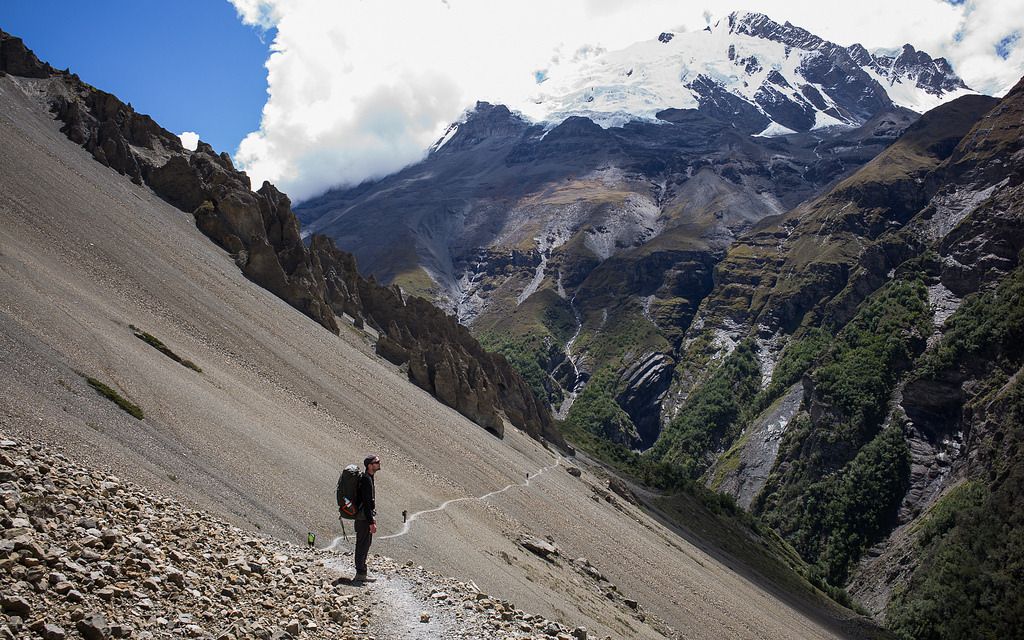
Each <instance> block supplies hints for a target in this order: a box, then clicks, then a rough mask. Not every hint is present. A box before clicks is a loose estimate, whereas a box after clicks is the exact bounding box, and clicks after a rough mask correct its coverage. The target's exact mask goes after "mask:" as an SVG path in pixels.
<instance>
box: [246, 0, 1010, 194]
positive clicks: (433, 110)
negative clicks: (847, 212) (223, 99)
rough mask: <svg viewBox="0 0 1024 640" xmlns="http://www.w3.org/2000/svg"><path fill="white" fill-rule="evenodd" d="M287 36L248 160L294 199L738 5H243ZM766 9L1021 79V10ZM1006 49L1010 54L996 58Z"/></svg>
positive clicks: (416, 155) (922, 3) (276, 47)
mask: <svg viewBox="0 0 1024 640" xmlns="http://www.w3.org/2000/svg"><path fill="white" fill-rule="evenodd" d="M231 2H232V3H233V4H234V5H235V7H236V9H237V11H238V14H239V17H240V18H241V19H242V20H243V21H244V22H245V23H247V24H253V25H259V26H262V27H264V28H267V29H270V28H274V29H276V31H275V32H274V33H275V36H274V41H273V44H272V45H271V55H270V58H269V60H268V61H267V73H268V76H267V80H268V94H269V95H268V100H267V103H266V105H265V107H264V109H263V117H262V122H261V125H260V130H259V131H255V132H253V133H251V134H250V135H249V136H247V137H246V138H245V140H243V142H242V144H241V146H240V147H239V150H238V153H237V154H236V158H235V159H236V161H237V163H238V164H239V165H240V166H241V167H243V168H244V169H245V170H246V171H248V172H249V174H250V175H251V176H252V177H253V183H254V185H259V184H261V183H262V181H263V180H271V181H272V182H274V183H276V184H277V185H278V186H279V187H280V188H281V189H282V190H284V191H286V192H287V193H289V195H291V196H292V197H293V198H294V199H296V200H301V199H305V198H308V197H311V196H313V195H316V194H318V193H320V192H322V191H324V190H326V189H328V188H330V187H332V186H338V185H352V184H357V183H359V182H361V181H364V180H367V179H371V178H375V177H380V176H383V175H386V174H388V173H391V172H393V171H396V170H398V169H400V168H401V167H403V166H405V165H407V164H409V163H412V162H415V161H417V160H419V159H420V158H421V157H422V156H423V154H424V153H425V150H426V148H427V147H428V146H429V145H430V144H431V143H432V142H434V141H435V140H437V138H438V137H439V136H440V135H441V133H442V132H443V131H444V129H445V127H446V126H447V125H448V124H449V123H450V122H452V121H454V120H456V119H457V118H458V117H459V115H460V114H461V113H462V112H463V111H464V110H465V109H466V108H468V107H471V106H472V105H473V104H474V103H475V102H476V101H477V100H487V101H490V102H496V103H504V104H507V105H509V106H510V107H512V108H523V107H525V106H526V105H528V104H529V100H530V96H531V95H532V94H534V92H535V91H536V89H537V85H536V83H537V81H538V79H541V78H543V77H545V75H546V74H547V73H549V72H550V70H551V69H553V68H555V67H557V65H558V64H559V63H560V62H563V61H568V60H571V59H572V58H573V57H576V56H580V55H588V54H590V53H592V52H594V51H600V50H604V49H617V48H621V47H625V46H627V45H629V44H632V43H633V42H636V41H639V40H646V39H650V38H652V37H655V36H657V35H658V33H660V32H662V31H681V30H684V29H700V28H703V27H704V25H705V24H707V22H708V21H709V20H710V21H715V20H718V19H721V18H723V17H725V16H726V15H727V14H728V13H729V12H730V11H733V10H735V9H737V8H742V7H737V6H736V5H735V4H732V3H729V2H726V1H725V0H711V1H707V2H700V3H696V2H694V3H681V2H679V1H678V0H637V1H636V2H630V3H623V2H619V1H618V0H558V1H555V2H552V1H551V0H543V1H540V0H519V1H518V2H504V1H498V0H372V1H371V0H231ZM755 10H757V11H760V12H762V13H766V14H768V15H769V16H771V17H772V18H774V19H776V20H779V21H786V20H788V21H790V22H792V23H794V24H797V25H799V26H802V27H804V28H806V29H808V30H810V31H812V32H813V33H816V34H818V35H820V36H822V37H824V38H827V39H829V40H833V41H835V42H838V43H840V44H844V45H848V44H853V43H854V42H860V43H861V44H863V45H865V46H866V47H868V48H869V49H872V48H894V47H900V46H902V45H903V44H904V43H906V42H910V43H912V44H913V45H914V46H915V47H917V48H918V49H922V50H924V51H927V52H928V53H930V54H932V55H933V56H945V57H946V58H947V59H949V60H950V62H951V63H952V64H953V65H954V67H955V68H956V70H957V72H958V73H960V75H961V76H962V77H963V78H964V79H965V81H966V82H967V83H968V84H969V85H970V86H972V87H973V88H975V89H976V90H979V91H982V92H985V93H992V94H997V93H999V92H1001V91H1005V90H1007V89H1008V88H1009V87H1010V86H1012V84H1013V83H1014V82H1015V81H1016V80H1017V79H1018V78H1019V77H1020V75H1021V74H1022V73H1024V44H1022V42H1021V40H1020V38H1019V37H1017V38H1016V39H1014V36H1013V34H1014V33H1024V0H986V1H985V2H981V1H980V0H977V1H970V0H968V1H966V2H960V3H958V4H952V3H949V2H944V1H941V0H904V1H903V2H892V1H891V0H860V1H859V2H855V3H825V4H823V3H821V2H819V1H817V0H814V1H810V0H761V1H759V2H758V3H757V4H756V8H755ZM1000 42H1004V43H1008V44H1007V45H1004V47H1003V49H998V50H997V45H998V43H1000Z"/></svg>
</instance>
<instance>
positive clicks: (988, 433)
mask: <svg viewBox="0 0 1024 640" xmlns="http://www.w3.org/2000/svg"><path fill="white" fill-rule="evenodd" d="M947 326H948V330H947V332H946V334H945V335H944V336H943V340H942V342H941V343H940V344H939V345H938V347H937V348H936V349H934V350H933V351H931V352H929V353H928V355H927V356H926V357H924V358H922V361H921V363H920V365H919V366H918V368H917V370H916V371H915V378H916V379H921V378H925V379H927V378H941V377H944V376H948V375H949V374H950V372H954V373H957V374H959V375H961V376H964V377H968V376H969V377H970V378H971V379H973V380H974V382H973V383H971V384H970V385H969V386H970V388H971V393H972V397H971V398H969V399H968V401H967V406H966V407H965V408H964V416H965V417H966V418H967V420H968V421H969V423H968V425H967V426H968V427H969V429H970V436H969V437H970V440H971V442H972V443H973V445H974V447H975V452H974V453H973V454H972V457H971V459H972V462H973V464H972V467H971V468H970V469H969V470H968V477H969V479H968V480H967V481H966V482H964V483H963V484H961V485H960V486H958V487H956V488H954V489H953V490H951V491H950V492H949V493H947V494H946V495H945V496H944V497H943V498H942V499H941V500H940V501H939V502H938V503H937V504H936V505H935V506H934V507H933V508H932V510H931V512H930V513H929V514H928V515H927V516H926V519H925V520H924V521H923V523H922V525H921V528H920V530H919V533H918V538H917V544H918V545H919V553H920V558H921V560H920V563H919V565H918V568H917V569H916V570H915V572H914V574H913V576H912V577H911V580H910V583H909V584H908V585H907V586H906V587H905V588H904V589H902V590H899V591H897V592H896V593H894V595H893V598H892V600H891V601H890V602H889V606H888V608H887V610H886V619H887V622H888V624H889V626H890V628H892V629H893V630H894V631H895V632H896V633H897V634H898V635H899V636H901V637H902V638H908V639H909V638H929V639H930V638H935V639H941V640H954V639H960V638H1004V637H1014V636H1015V635H1018V634H1019V633H1020V629H1021V628H1024V590H1022V589H1021V588H1020V585H1021V584H1022V583H1024V465H1021V463H1020V460H1021V457H1022V456H1024V379H1022V378H1021V365H1022V364H1024V268H1022V267H1018V268H1017V269H1016V270H1014V271H1013V272H1012V273H1011V274H1010V275H1008V276H1007V277H1006V278H1005V279H1004V280H1003V281H1002V282H1001V283H1000V284H999V286H998V287H997V288H996V289H995V290H994V291H991V292H987V293H983V294H980V295H974V296H972V297H971V298H969V299H967V300H965V301H964V303H963V304H962V305H961V307H960V308H959V309H958V310H957V312H956V313H955V314H954V315H953V316H952V317H951V318H950V320H949V323H948V325H947Z"/></svg>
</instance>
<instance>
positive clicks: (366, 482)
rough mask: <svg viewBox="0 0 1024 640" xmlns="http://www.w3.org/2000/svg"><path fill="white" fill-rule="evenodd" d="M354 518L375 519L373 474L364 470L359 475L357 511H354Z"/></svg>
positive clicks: (371, 520) (375, 504)
mask: <svg viewBox="0 0 1024 640" xmlns="http://www.w3.org/2000/svg"><path fill="white" fill-rule="evenodd" d="M356 520H369V521H370V522H376V521H377V500H376V493H375V491H374V482H373V476H371V475H370V474H368V473H365V472H364V473H362V474H361V475H360V476H359V511H358V512H356Z"/></svg>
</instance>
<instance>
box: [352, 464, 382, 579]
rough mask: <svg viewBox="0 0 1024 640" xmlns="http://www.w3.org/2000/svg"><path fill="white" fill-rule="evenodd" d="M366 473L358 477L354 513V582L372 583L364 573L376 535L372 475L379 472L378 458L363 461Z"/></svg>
mask: <svg viewBox="0 0 1024 640" xmlns="http://www.w3.org/2000/svg"><path fill="white" fill-rule="evenodd" d="M363 466H365V467H366V473H364V474H362V475H361V476H359V491H358V494H357V495H358V496H359V511H358V512H357V513H356V518H355V521H356V578H355V579H356V580H357V581H360V582H373V581H374V580H376V579H377V578H376V577H375V576H370V575H367V573H366V556H368V555H369V553H370V544H371V543H372V542H373V534H375V533H377V501H376V497H375V493H374V480H373V474H375V473H377V472H378V471H380V458H379V457H378V456H376V455H373V454H370V455H368V456H366V459H365V460H363Z"/></svg>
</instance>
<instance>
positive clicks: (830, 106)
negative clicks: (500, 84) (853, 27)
mask: <svg viewBox="0 0 1024 640" xmlns="http://www.w3.org/2000/svg"><path fill="white" fill-rule="evenodd" d="M970 92H971V91H970V89H969V88H968V87H967V85H965V84H964V82H963V80H961V79H960V78H959V77H958V76H957V75H956V74H955V73H954V72H953V69H952V67H950V65H949V63H948V62H947V61H946V60H945V59H944V58H938V59H933V58H932V57H931V56H929V55H928V54H927V53H925V52H923V51H917V50H916V49H914V47H912V46H911V45H909V44H908V45H904V47H903V49H902V51H899V52H898V53H896V54H895V55H891V52H875V53H872V52H870V51H868V50H867V49H865V48H864V47H863V46H861V45H859V44H854V45H851V46H849V47H843V46H840V45H838V44H835V43H833V42H829V41H827V40H824V39H822V38H820V37H818V36H816V35H814V34H812V33H810V32H808V31H807V30H805V29H801V28H800V27H796V26H793V25H791V24H790V23H788V22H786V23H785V24H779V23H778V22H775V21H773V20H772V19H770V18H768V17H767V16H765V15H763V14H759V13H732V14H730V15H729V17H728V18H727V19H725V20H723V21H720V22H718V23H716V24H714V25H709V26H708V27H707V28H705V29H704V30H701V31H696V32H685V33H670V32H665V33H662V34H661V35H660V36H658V37H657V38H654V39H652V40H649V41H646V42H638V43H636V44H634V45H631V46H629V47H627V48H625V49H622V50H619V51H607V52H600V53H598V54H596V55H592V56H589V57H585V58H584V59H581V60H578V61H575V62H571V63H568V64H566V65H564V66H561V67H559V68H557V69H554V70H552V71H551V72H550V76H549V77H547V78H545V80H544V81H543V82H542V83H541V85H540V92H539V94H538V96H537V97H536V99H535V101H534V103H533V104H532V105H529V106H527V107H526V108H525V109H524V111H525V112H526V113H527V115H529V116H530V117H532V118H534V119H536V120H541V121H547V122H554V123H558V122H561V121H563V120H564V119H565V118H567V117H570V116H584V117H587V118H590V119H591V120H593V121H594V122H597V123H598V124H600V125H601V126H604V127H614V126H621V125H623V124H624V123H626V122H630V121H635V120H641V121H656V120H658V119H659V114H660V113H662V112H664V111H666V110H669V109H697V110H699V111H701V112H704V113H706V114H707V115H711V116H712V117H716V118H718V119H723V120H730V121H732V122H733V124H734V125H735V126H737V128H740V129H742V130H747V131H749V132H751V133H760V135H766V136H767V135H779V134H786V133H792V132H794V131H809V130H812V129H820V128H823V127H829V126H837V125H839V126H859V125H861V124H863V123H864V122H865V121H867V120H868V119H870V118H871V117H872V116H873V115H874V114H876V113H878V112H879V111H881V110H883V109H886V108H889V107H891V106H892V105H896V106H899V107H904V108H907V109H911V110H913V111H916V112H918V113H923V112H925V111H927V110H929V109H931V108H933V107H935V106H938V105H939V104H941V103H943V102H946V101H948V100H952V99H954V98H956V97H959V96H961V95H964V94H967V93H970Z"/></svg>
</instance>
